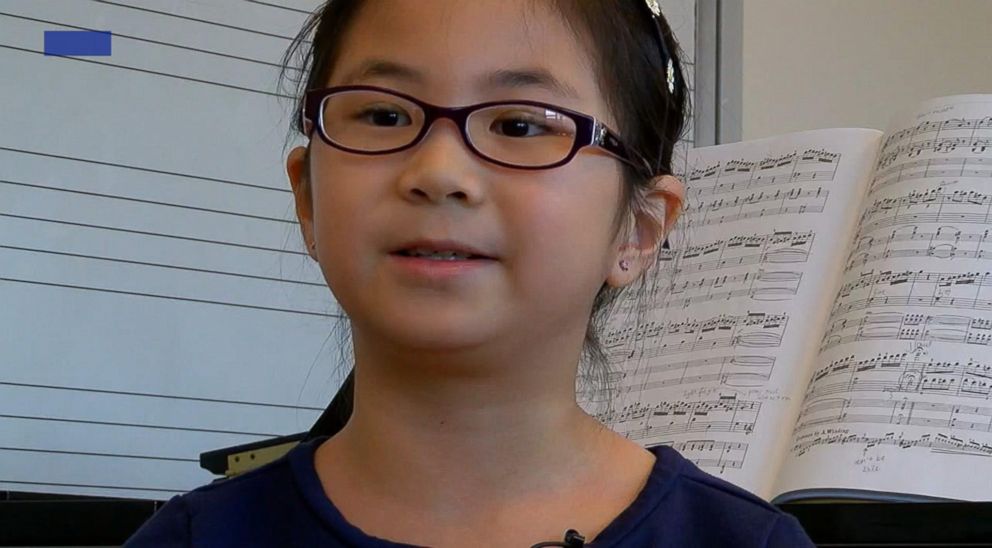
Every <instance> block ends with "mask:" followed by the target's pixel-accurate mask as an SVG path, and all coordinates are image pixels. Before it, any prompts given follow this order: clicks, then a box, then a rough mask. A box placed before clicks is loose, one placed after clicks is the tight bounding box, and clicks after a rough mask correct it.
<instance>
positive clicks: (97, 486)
mask: <svg viewBox="0 0 992 548" xmlns="http://www.w3.org/2000/svg"><path fill="white" fill-rule="evenodd" d="M197 462H199V461H197ZM0 483H10V484H17V485H44V486H46V487H85V488H87V489H117V490H121V491H161V492H163V493H173V492H176V493H185V492H186V491H188V489H159V488H156V487H122V486H120V485H102V484H98V483H53V482H49V481H23V480H9V479H3V478H0Z"/></svg>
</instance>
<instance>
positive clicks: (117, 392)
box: [0, 381, 324, 436]
mask: <svg viewBox="0 0 992 548" xmlns="http://www.w3.org/2000/svg"><path fill="white" fill-rule="evenodd" d="M0 386H17V387H21V388H42V389H47V390H59V391H65V392H84V393H88V394H113V395H115V396H140V397H143V398H159V399H166V400H173V401H176V400H181V401H187V402H204V403H223V404H227V405H244V406H248V407H271V408H273V409H289V410H293V411H301V410H302V411H323V410H324V408H323V407H306V406H301V405H287V404H285V403H265V402H258V401H247V400H228V399H220V398H204V397H200V396H177V395H171V394H156V393H154V392H136V391H133V390H110V389H107V388H84V387H79V386H57V385H53V384H37V383H28V382H14V381H0ZM258 435H262V434H258ZM278 435H280V436H281V435H282V434H278Z"/></svg>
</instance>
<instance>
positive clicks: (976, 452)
mask: <svg viewBox="0 0 992 548" xmlns="http://www.w3.org/2000/svg"><path fill="white" fill-rule="evenodd" d="M849 443H854V444H858V445H864V446H865V448H866V449H870V448H872V447H875V446H879V445H894V446H897V447H900V448H902V449H909V448H912V447H925V448H929V449H930V450H931V451H933V452H935V453H953V454H959V455H972V456H982V457H992V446H990V445H988V444H986V443H979V442H977V441H975V440H973V439H969V440H968V441H965V440H963V439H961V438H958V437H956V436H949V435H947V434H943V433H937V435H936V436H934V435H933V434H929V433H927V434H922V435H920V436H919V437H917V438H906V437H905V434H903V433H900V434H899V436H898V437H897V436H896V435H895V432H888V433H886V434H885V435H882V436H869V435H867V434H855V433H840V432H836V433H829V434H805V435H803V436H800V437H799V438H798V439H797V440H796V443H794V444H793V446H792V454H793V455H794V456H797V457H800V456H802V455H805V454H806V453H808V452H810V451H811V450H812V449H814V448H816V447H819V446H824V445H845V444H849Z"/></svg>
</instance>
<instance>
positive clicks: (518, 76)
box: [328, 0, 601, 108]
mask: <svg viewBox="0 0 992 548" xmlns="http://www.w3.org/2000/svg"><path fill="white" fill-rule="evenodd" d="M340 47H341V50H340V55H339V56H338V62H337V64H336V66H335V67H334V71H333V73H332V74H331V76H330V78H329V81H328V85H347V84H356V83H368V84H379V85H387V86H390V87H395V88H397V89H402V90H404V91H408V92H411V93H413V94H416V95H419V96H421V97H422V98H423V99H425V100H428V101H430V100H434V101H437V102H441V103H450V101H451V100H452V99H455V98H456V97H457V98H460V99H465V100H478V101H483V100H487V99H491V98H494V97H507V96H511V97H533V98H537V99H543V100H547V101H550V102H556V103H558V104H561V105H563V106H570V105H571V106H576V107H580V106H585V107H586V108H589V107H592V106H596V105H598V104H599V103H601V99H600V97H599V91H598V88H597V85H596V78H595V74H594V69H593V67H592V62H591V58H590V56H589V54H588V53H587V51H586V47H585V45H584V44H581V43H580V42H579V38H578V36H577V35H576V33H575V32H573V30H572V28H571V27H570V26H569V24H568V22H567V21H565V20H564V19H563V18H562V16H561V15H560V14H559V13H558V11H557V10H555V9H553V8H552V6H551V5H550V0H378V1H375V0H374V1H371V2H367V3H366V5H365V6H363V8H362V10H361V11H360V12H359V13H358V14H357V15H356V17H355V19H354V20H353V21H352V22H351V25H350V27H349V28H348V30H347V32H346V33H345V35H344V36H343V37H342V41H341V46H340ZM431 96H433V97H431Z"/></svg>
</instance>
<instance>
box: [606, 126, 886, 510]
mask: <svg viewBox="0 0 992 548" xmlns="http://www.w3.org/2000/svg"><path fill="white" fill-rule="evenodd" d="M845 131H846V132H847V133H837V132H835V131H831V130H824V131H819V132H805V133H801V134H797V135H795V136H792V140H791V141H789V142H790V143H791V144H786V141H785V140H782V139H778V140H776V139H767V140H761V141H754V142H751V143H743V144H734V145H727V146H720V147H708V148H706V149H697V150H694V151H692V152H691V153H690V155H689V169H688V170H687V172H686V176H685V179H686V184H687V188H688V200H687V202H688V203H687V211H686V213H685V216H686V220H687V222H686V224H685V226H684V227H683V229H682V230H684V231H686V234H685V236H687V238H684V239H683V241H684V244H683V245H681V246H678V245H677V246H673V250H672V251H671V252H669V253H665V254H663V255H662V256H661V259H660V261H659V263H660V266H659V268H660V271H659V274H660V281H658V282H657V283H656V284H654V285H649V286H648V287H647V289H646V290H645V291H644V292H642V293H641V294H640V295H639V296H640V297H641V298H644V299H646V300H647V304H648V306H649V308H650V312H649V314H648V317H647V318H646V319H645V320H642V322H641V327H640V328H639V329H637V330H635V329H634V327H633V326H632V325H633V324H632V323H629V322H632V319H633V316H631V314H632V312H633V304H634V303H633V301H632V300H630V301H625V302H623V303H622V304H621V305H620V306H619V314H617V315H616V316H615V317H614V318H613V319H612V320H611V321H612V322H614V323H613V330H612V331H611V332H610V335H609V336H608V337H607V339H606V341H605V342H606V344H607V345H608V346H609V347H610V348H611V349H612V354H611V356H610V358H611V360H612V361H613V363H614V364H615V366H616V367H618V368H619V369H620V371H619V373H618V375H617V376H616V378H615V379H614V380H615V383H616V386H617V391H618V393H619V401H618V404H617V407H618V409H617V413H616V414H615V415H608V414H604V420H605V421H607V422H609V423H611V424H614V425H615V426H614V427H615V429H617V430H618V431H620V432H623V433H624V434H625V435H626V436H627V437H628V438H631V439H637V440H641V441H643V442H645V443H646V444H648V445H653V444H657V443H667V444H671V445H673V446H674V447H676V448H677V449H679V451H681V452H682V453H683V455H685V456H686V457H687V458H689V459H690V460H693V461H694V462H696V464H697V465H699V466H701V467H702V468H704V469H705V470H707V471H709V472H711V473H715V474H719V475H721V476H723V477H725V478H727V479H729V480H730V481H733V482H735V483H738V484H739V485H742V486H744V487H745V488H748V489H750V490H752V491H755V492H757V493H759V494H761V495H763V496H766V497H768V496H769V495H770V494H771V488H772V484H773V479H774V477H773V476H774V472H775V468H776V461H777V460H779V459H780V455H782V454H784V446H785V445H786V443H787V440H783V438H782V432H784V431H788V430H790V429H791V428H792V423H791V420H792V418H794V417H795V409H796V407H797V406H798V404H799V401H798V399H797V398H795V397H793V395H794V394H795V393H796V392H797V391H798V390H801V386H802V385H801V383H802V382H805V378H806V371H805V369H804V368H803V367H802V366H801V364H804V363H808V361H809V359H810V358H811V357H812V353H813V352H815V350H816V348H815V345H812V344H810V341H811V340H813V338H814V333H815V332H816V331H817V329H818V328H819V325H820V324H821V323H822V321H823V320H824V319H825V317H826V314H827V313H828V311H829V302H828V301H829V298H830V297H831V296H832V292H833V289H832V288H833V286H834V285H833V284H835V280H832V279H830V277H829V276H825V275H824V273H826V272H829V271H830V270H831V269H830V265H834V264H837V263H838V262H839V261H841V260H842V259H843V255H844V250H845V246H846V244H847V242H848V241H849V239H850V233H849V229H841V228H839V227H845V226H847V227H850V226H853V225H854V220H855V219H856V215H857V204H858V203H860V200H861V198H862V196H863V195H864V192H865V185H866V181H867V179H868V174H869V173H870V170H871V162H872V160H873V158H874V153H875V151H876V149H877V143H878V141H879V139H880V136H881V132H878V131H873V130H845ZM852 131H853V132H852ZM797 143H798V146H797ZM674 239H675V240H676V241H678V240H679V238H678V236H676V237H675V238H674ZM666 272H667V273H669V274H668V275H666V274H664V273H666ZM825 288H830V290H829V291H824V289H825ZM828 293H829V294H830V295H828ZM637 341H641V342H640V343H638V344H637V345H635V344H634V343H636V342H637ZM639 344H643V348H642V349H641V346H639ZM632 348H633V350H631V349H632Z"/></svg>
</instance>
